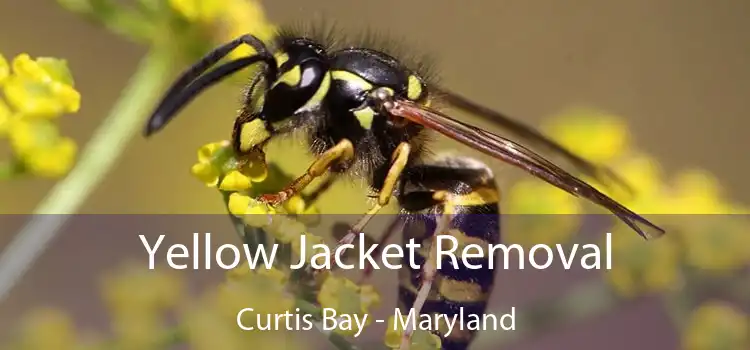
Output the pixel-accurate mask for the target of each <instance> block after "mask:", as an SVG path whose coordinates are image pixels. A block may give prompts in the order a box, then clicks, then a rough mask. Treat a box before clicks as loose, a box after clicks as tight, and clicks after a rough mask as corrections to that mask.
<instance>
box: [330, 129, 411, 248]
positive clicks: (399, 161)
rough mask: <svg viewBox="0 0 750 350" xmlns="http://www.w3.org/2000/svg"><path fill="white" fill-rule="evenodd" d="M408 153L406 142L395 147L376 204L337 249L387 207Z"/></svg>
mask: <svg viewBox="0 0 750 350" xmlns="http://www.w3.org/2000/svg"><path fill="white" fill-rule="evenodd" d="M410 153H411V146H410V145H409V144H408V143H406V142H403V143H401V144H399V145H398V147H396V150H395V151H394V152H393V157H392V158H391V167H390V168H389V169H388V174H387V175H386V177H385V181H384V182H383V187H382V189H381V190H380V193H378V201H377V203H375V205H373V206H372V208H370V210H368V211H367V213H366V214H365V215H364V216H363V217H362V218H361V219H359V221H357V223H356V224H355V225H354V226H352V229H351V230H350V231H349V233H348V234H347V235H346V236H344V238H342V239H341V240H339V242H338V244H337V245H336V247H337V248H338V247H339V246H341V245H342V244H351V243H352V242H354V239H355V238H357V233H358V232H362V230H363V229H364V228H365V226H366V225H367V223H368V222H370V219H372V217H373V216H374V215H375V214H377V213H378V212H379V211H380V210H381V209H383V207H385V206H386V205H388V203H389V202H390V201H391V198H392V197H393V191H394V190H395V189H396V183H398V179H399V178H400V177H401V173H402V172H403V171H404V168H405V167H406V163H407V162H408V160H409V154H410Z"/></svg>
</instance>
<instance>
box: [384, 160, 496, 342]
mask: <svg viewBox="0 0 750 350" xmlns="http://www.w3.org/2000/svg"><path fill="white" fill-rule="evenodd" d="M398 196H399V197H398V198H399V204H400V206H401V208H402V214H401V216H402V217H404V219H405V220H406V224H405V225H404V229H403V230H402V232H403V237H402V240H403V243H404V244H406V242H410V241H414V243H417V244H419V246H420V247H421V248H419V249H418V250H417V251H416V252H415V253H416V254H415V255H414V258H415V260H414V263H415V264H416V266H412V265H411V264H412V263H411V258H406V257H405V258H403V259H402V265H403V267H402V269H401V270H400V271H399V308H400V309H401V310H402V314H403V315H407V314H408V315H409V317H412V318H414V319H420V317H419V315H420V314H428V315H435V314H437V315H444V316H445V317H448V318H451V319H452V318H453V317H455V316H457V315H459V314H461V315H464V317H462V318H461V321H462V322H466V321H467V320H468V319H471V318H472V317H478V318H480V319H481V318H482V317H483V314H484V311H485V310H486V307H487V300H488V297H489V295H490V293H491V291H492V286H493V285H494V280H495V277H494V272H493V270H492V267H491V265H490V263H491V261H492V260H493V259H494V258H492V257H490V252H489V251H487V250H486V247H488V246H489V245H491V244H496V243H498V242H499V241H500V208H499V200H500V192H499V189H498V188H497V186H496V183H495V181H494V177H493V174H492V171H491V170H490V169H489V168H488V167H487V166H486V165H484V164H483V163H481V162H479V161H476V160H473V159H470V158H466V157H443V158H442V159H438V160H434V161H432V162H430V163H429V164H422V165H419V166H415V167H411V168H410V169H409V171H408V172H407V173H405V174H404V176H403V177H402V179H401V184H400V190H399V194H398ZM446 236H449V237H450V239H449V240H446V239H444V238H446ZM441 240H442V242H440V243H441V246H442V247H441V249H444V250H446V251H444V252H440V253H441V254H440V255H443V254H446V253H448V254H451V255H452V256H450V255H449V256H442V257H441V256H439V254H438V253H439V252H438V242H439V241H441ZM445 241H452V242H453V243H446V242H445ZM470 244H471V245H476V247H481V248H480V249H481V250H482V252H483V254H482V255H481V256H477V255H474V254H472V255H473V256H472V257H468V256H464V255H463V249H464V248H461V247H465V246H467V245H470ZM407 259H408V260H409V261H407ZM438 259H439V260H438ZM464 318H466V319H464ZM397 321H398V320H397ZM413 326H414V324H413V322H407V325H406V329H405V330H404V333H403V336H402V339H401V344H400V348H399V349H400V350H408V349H409V347H410V345H411V343H412V341H413V340H412V335H413V332H414V329H413V328H411V327H413ZM433 326H437V329H432V331H433V333H435V334H437V335H439V336H440V337H441V339H442V349H446V350H448V349H450V350H465V349H466V348H467V347H468V346H469V344H470V343H471V342H472V341H473V339H474V334H475V333H474V331H472V330H470V329H467V327H466V325H465V324H462V325H461V327H453V328H452V329H451V330H450V332H448V330H449V328H446V327H445V326H446V325H445V324H438V325H433Z"/></svg>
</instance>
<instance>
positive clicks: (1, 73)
mask: <svg viewBox="0 0 750 350" xmlns="http://www.w3.org/2000/svg"><path fill="white" fill-rule="evenodd" d="M9 75H10V66H9V65H8V60H6V59H5V56H3V55H2V54H0V85H2V84H3V83H4V82H5V79H6V78H8V76H9Z"/></svg>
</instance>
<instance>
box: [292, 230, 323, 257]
mask: <svg viewBox="0 0 750 350" xmlns="http://www.w3.org/2000/svg"><path fill="white" fill-rule="evenodd" d="M304 236H305V246H304V247H303V246H302V242H301V240H300V239H295V240H292V252H294V254H296V255H297V256H301V254H302V251H303V250H304V252H305V258H306V259H307V261H306V262H308V263H309V262H310V261H311V259H312V257H313V256H314V255H315V254H319V253H322V252H323V249H322V248H313V247H315V246H317V245H319V244H325V241H324V240H323V237H320V236H318V235H315V234H312V233H309V232H306V233H305V234H304ZM318 247H322V246H318ZM316 262H317V260H316Z"/></svg>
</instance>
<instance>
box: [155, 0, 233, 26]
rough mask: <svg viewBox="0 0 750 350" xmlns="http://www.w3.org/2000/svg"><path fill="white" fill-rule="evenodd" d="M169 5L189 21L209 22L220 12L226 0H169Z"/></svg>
mask: <svg viewBox="0 0 750 350" xmlns="http://www.w3.org/2000/svg"><path fill="white" fill-rule="evenodd" d="M169 5H170V6H172V8H173V9H174V10H175V11H177V12H178V13H179V14H181V15H183V16H184V17H185V18H186V19H188V20H190V21H196V22H211V21H213V20H215V19H216V18H217V17H218V16H219V15H220V14H221V13H222V11H223V10H224V8H225V7H226V1H223V0H169Z"/></svg>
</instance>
